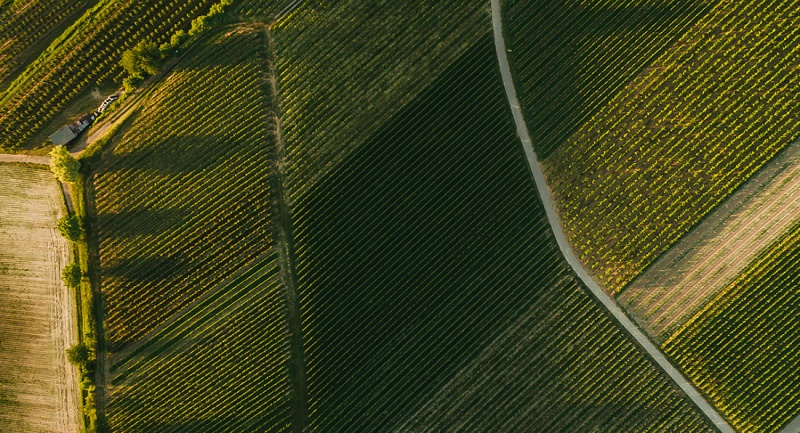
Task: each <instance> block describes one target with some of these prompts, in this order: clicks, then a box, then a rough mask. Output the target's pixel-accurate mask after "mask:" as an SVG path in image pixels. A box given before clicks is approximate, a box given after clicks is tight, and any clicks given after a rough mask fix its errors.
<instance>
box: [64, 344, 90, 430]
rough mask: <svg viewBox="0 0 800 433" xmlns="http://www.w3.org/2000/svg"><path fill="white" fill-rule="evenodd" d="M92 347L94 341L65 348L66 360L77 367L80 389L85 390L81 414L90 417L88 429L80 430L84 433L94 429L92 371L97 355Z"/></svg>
mask: <svg viewBox="0 0 800 433" xmlns="http://www.w3.org/2000/svg"><path fill="white" fill-rule="evenodd" d="M87 343H88V344H87ZM94 347H96V345H95V344H94V342H81V343H78V344H76V345H74V346H72V347H70V348H69V349H67V360H68V361H69V363H70V364H72V365H74V366H76V367H78V369H79V372H80V387H81V390H83V391H85V395H86V397H85V399H84V401H83V415H84V416H86V417H88V418H89V419H90V423H89V424H90V426H89V428H88V429H83V430H81V431H82V432H84V433H93V432H94V431H96V427H95V423H96V419H97V408H96V406H95V400H94V394H95V385H94V371H95V365H96V360H97V355H96V353H95V351H94Z"/></svg>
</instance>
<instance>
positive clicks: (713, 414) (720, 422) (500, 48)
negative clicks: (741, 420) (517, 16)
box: [491, 0, 735, 433]
mask: <svg viewBox="0 0 800 433" xmlns="http://www.w3.org/2000/svg"><path fill="white" fill-rule="evenodd" d="M491 3H492V27H493V29H494V43H495V50H496V52H497V61H498V63H499V65H500V74H501V76H502V79H503V86H504V87H505V90H506V96H507V97H508V103H509V105H510V106H511V111H512V113H513V115H514V123H515V125H516V126H517V134H518V135H519V138H520V140H521V142H522V147H523V149H524V150H525V156H526V159H527V160H528V165H529V166H530V169H531V173H532V175H533V179H534V181H535V183H536V189H537V191H538V192H539V197H541V199H542V204H543V205H544V209H545V213H546V215H547V221H548V222H549V224H550V227H551V228H552V230H553V234H554V235H555V238H556V241H557V242H558V247H559V249H560V250H561V253H562V254H563V255H564V258H565V259H566V261H567V263H569V265H570V267H572V269H573V270H574V271H575V273H576V274H577V275H578V277H579V278H580V279H581V281H583V283H584V284H585V285H586V287H587V288H588V289H589V291H590V292H591V293H592V295H594V297H595V298H597V299H598V300H599V301H600V303H601V304H602V305H603V306H604V307H605V309H606V310H607V311H608V312H609V313H610V314H611V315H612V316H613V317H614V318H615V319H616V320H617V321H618V322H619V323H620V324H621V325H622V327H623V328H624V329H625V330H626V331H627V332H628V333H629V334H630V335H631V336H632V337H633V339H634V340H636V342H637V343H639V345H640V346H641V347H642V349H644V351H645V352H647V353H648V354H649V355H650V357H651V358H652V359H653V360H654V361H655V364H656V365H657V366H658V367H659V368H661V370H663V371H664V373H666V375H667V376H669V377H670V378H671V379H672V380H673V381H674V382H675V383H676V384H677V385H678V387H679V388H680V389H681V390H682V391H683V392H684V393H685V394H686V395H687V396H688V397H689V399H690V400H691V401H692V402H693V403H694V404H695V405H696V406H697V408H698V409H699V410H700V411H701V412H702V413H703V414H704V415H705V416H706V417H707V418H708V419H709V420H711V422H712V423H713V424H714V425H715V426H716V427H717V429H719V430H720V431H721V432H722V433H735V431H734V430H733V428H731V426H730V425H729V424H728V422H727V421H725V419H724V418H722V416H721V415H720V414H719V413H718V412H717V410H716V408H714V407H713V406H712V405H711V404H709V403H708V401H707V400H706V399H705V397H703V396H702V395H701V394H700V392H699V391H698V390H697V388H695V387H694V385H693V384H692V383H691V382H690V381H689V380H688V379H687V378H686V377H684V376H683V374H682V373H681V372H680V371H679V370H678V369H676V368H675V367H674V366H673V365H672V364H671V363H670V362H669V360H668V359H667V358H666V356H664V354H663V353H662V352H661V351H660V350H659V349H658V348H657V347H656V346H655V345H654V344H653V343H652V342H651V341H650V339H649V338H648V337H647V336H646V335H644V333H643V332H642V331H641V330H640V329H639V328H638V327H636V325H635V324H634V323H633V322H632V321H631V320H630V319H629V318H628V316H626V315H625V313H623V312H622V309H621V308H620V307H619V306H618V305H617V304H616V303H615V302H614V300H613V299H611V298H610V297H609V296H608V294H606V292H605V291H604V290H603V289H602V288H601V287H600V285H599V284H597V282H596V281H594V279H592V277H591V276H590V275H589V273H588V272H587V271H586V269H584V268H583V265H581V263H580V261H579V260H578V258H577V257H576V256H575V253H574V252H573V251H572V249H571V247H570V246H569V243H568V242H567V239H566V236H565V235H564V230H563V227H562V224H561V220H560V219H559V217H558V214H557V213H556V210H555V206H554V204H553V200H552V197H551V194H550V190H549V189H548V186H547V181H546V179H545V177H544V172H543V171H542V167H541V165H540V163H539V159H538V158H537V156H536V153H535V152H534V150H533V142H532V140H531V137H530V134H529V133H528V127H527V125H526V124H525V118H524V116H523V114H522V110H521V109H520V104H519V100H518V98H517V92H516V89H515V87H514V80H513V78H512V77H511V69H510V67H509V64H508V54H507V50H506V45H505V40H504V38H503V22H502V21H503V20H502V16H501V8H500V0H491Z"/></svg>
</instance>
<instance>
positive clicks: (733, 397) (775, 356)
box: [664, 226, 800, 433]
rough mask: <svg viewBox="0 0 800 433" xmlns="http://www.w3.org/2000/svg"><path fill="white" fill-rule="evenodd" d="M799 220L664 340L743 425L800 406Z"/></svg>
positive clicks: (778, 420)
mask: <svg viewBox="0 0 800 433" xmlns="http://www.w3.org/2000/svg"><path fill="white" fill-rule="evenodd" d="M798 263H800V226H797V227H794V229H793V230H792V231H790V232H789V233H787V234H786V235H785V236H783V237H782V238H781V239H780V241H778V242H777V243H776V244H775V245H773V246H772V247H771V248H769V249H768V250H767V251H765V252H764V253H763V254H762V255H761V257H759V258H758V259H757V260H756V261H755V262H754V263H752V264H751V265H750V266H749V267H748V268H747V269H746V270H745V271H744V272H743V273H742V274H741V275H740V276H739V277H738V278H737V279H736V280H735V281H734V282H733V283H731V284H730V285H728V287H726V288H725V289H724V290H723V291H721V292H720V293H719V295H717V297H716V298H715V299H714V300H712V301H711V302H709V303H708V305H707V307H706V308H705V309H704V310H703V311H701V312H700V313H698V314H697V315H696V316H695V317H694V318H693V319H692V320H691V321H689V322H688V323H687V324H685V325H684V326H683V327H682V328H681V329H680V330H678V332H676V333H675V335H673V336H672V337H671V338H670V339H669V340H667V341H666V342H665V343H664V350H665V351H666V353H668V354H670V355H671V356H672V357H674V358H675V359H676V360H677V361H678V363H679V364H680V365H681V367H683V368H684V369H685V370H686V371H687V373H688V374H689V376H690V377H691V378H692V379H694V380H695V381H696V382H697V384H698V385H699V387H700V388H701V389H702V390H703V391H704V392H705V393H707V394H708V395H709V396H711V399H712V401H714V403H716V404H717V405H718V407H720V409H721V410H722V411H723V412H724V413H725V414H726V415H727V416H728V417H729V418H730V419H731V421H732V423H733V424H734V426H735V427H737V428H738V429H739V430H740V431H742V432H747V433H750V432H754V433H755V432H758V433H762V432H763V433H767V432H776V431H778V430H779V429H780V427H782V426H783V425H784V424H786V423H788V422H789V420H791V419H792V418H794V417H795V416H797V414H798V412H800V351H799V350H798V349H799V348H800V314H798V311H799V309H800V288H799V287H800V267H798Z"/></svg>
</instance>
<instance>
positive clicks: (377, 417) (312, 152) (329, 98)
mask: <svg viewBox="0 0 800 433" xmlns="http://www.w3.org/2000/svg"><path fill="white" fill-rule="evenodd" d="M378 3H379V4H377V5H376V4H374V3H373V4H369V5H366V4H364V3H363V2H341V3H339V4H326V5H325V6H319V7H317V6H316V5H315V6H313V7H309V8H303V9H301V10H298V11H297V12H296V14H295V15H293V16H292V17H291V18H290V19H288V20H287V21H286V22H285V23H284V24H283V25H281V26H280V28H279V29H278V30H277V31H276V32H275V34H274V36H273V37H274V40H275V41H276V42H275V43H276V46H278V47H279V48H278V49H277V50H276V55H277V56H278V57H277V63H278V65H279V66H280V70H281V78H282V80H281V82H280V86H281V90H282V91H281V93H280V97H281V103H282V107H283V108H284V110H285V122H284V125H285V129H284V134H283V137H284V138H285V139H286V140H287V142H286V146H287V149H288V151H289V158H288V163H289V174H290V176H289V179H290V186H291V189H292V197H293V198H294V200H293V206H294V207H293V209H292V215H293V224H294V227H295V231H294V236H295V247H296V251H297V278H298V282H299V289H300V295H301V307H302V313H303V330H304V340H305V349H306V357H307V360H308V361H307V362H308V394H309V430H310V431H321V432H322V431H334V432H339V431H358V432H384V431H413V432H440V431H478V432H480V431H492V430H494V429H496V430H498V431H536V432H551V431H552V432H562V431H576V432H577V431H581V432H584V431H613V432H628V431H639V432H647V431H652V432H665V431H692V432H695V431H698V432H705V431H711V428H710V427H709V426H708V425H707V424H706V422H705V421H704V420H703V419H702V418H701V417H700V416H699V415H698V413H697V412H695V411H694V409H693V407H692V406H691V405H690V404H689V403H688V401H687V400H686V399H685V398H683V396H682V395H681V394H680V393H679V392H678V391H676V390H675V388H673V386H672V384H671V383H670V382H669V381H668V380H667V379H666V378H665V376H663V375H662V374H660V373H659V371H658V369H657V368H656V367H655V366H654V365H653V364H652V363H651V362H650V361H649V360H648V359H647V358H646V357H645V356H644V355H643V354H642V353H641V352H640V351H639V350H638V349H637V347H636V346H635V344H634V343H632V342H631V340H629V339H628V338H627V337H626V335H625V334H624V332H623V331H622V330H621V329H619V328H618V327H617V325H616V324H615V323H614V322H613V321H612V320H611V319H610V318H609V316H607V315H606V314H604V313H603V312H602V310H601V309H600V307H599V306H598V305H597V304H595V303H594V302H593V301H592V299H591V298H590V296H589V294H588V293H587V292H586V291H585V290H584V289H583V288H582V287H581V286H580V284H579V283H578V282H577V281H576V280H575V279H574V277H573V276H572V274H571V272H570V270H569V267H568V266H567V265H566V263H565V262H564V261H563V259H562V258H561V256H560V254H559V251H558V248H557V246H556V245H555V241H554V240H553V238H552V235H551V234H550V230H549V227H548V225H547V222H546V219H545V217H544V212H543V209H542V206H541V204H540V203H539V202H538V200H537V197H536V192H535V191H536V190H535V186H534V184H533V180H532V179H531V176H530V172H529V170H528V168H527V165H526V162H525V160H524V157H523V152H522V148H521V145H520V143H519V141H518V140H517V138H516V136H515V134H514V127H513V124H512V123H511V119H510V115H509V112H508V105H507V104H508V102H507V100H506V99H505V94H504V92H503V87H502V84H501V82H500V79H499V71H498V70H497V60H496V58H495V53H494V47H493V44H492V41H491V39H490V38H489V30H490V28H489V24H490V21H489V17H488V16H486V15H485V12H486V11H485V8H484V6H486V5H485V4H484V5H481V4H474V3H464V2H461V3H458V4H457V5H456V4H454V3H449V4H441V3H438V2H421V1H419V2H418V1H412V2H401V3H402V4H398V2H378ZM344 17H347V18H346V19H345V18H344ZM343 26H347V27H346V28H347V29H348V30H347V31H342V27H343ZM376 27H379V29H378V28H376ZM384 38H385V39H386V40H388V41H391V42H388V41H385V40H384ZM416 38H420V39H419V40H417V39H416ZM451 38H452V39H451ZM470 40H471V41H473V42H472V43H469V44H466V41H470ZM462 44H464V45H462ZM408 59H419V60H417V61H416V63H405V62H406V61H408ZM425 64H428V65H429V66H428V68H427V69H422V68H423V67H424V66H421V65H425Z"/></svg>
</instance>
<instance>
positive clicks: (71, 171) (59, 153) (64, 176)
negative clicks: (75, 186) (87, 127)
mask: <svg viewBox="0 0 800 433" xmlns="http://www.w3.org/2000/svg"><path fill="white" fill-rule="evenodd" d="M80 168H81V163H80V162H78V160H77V159H75V158H73V157H72V155H70V154H69V151H68V150H67V148H66V146H56V147H55V148H53V150H51V151H50V171H52V172H53V173H54V174H55V175H56V178H57V179H58V180H60V181H61V182H66V183H72V182H75V181H76V180H78V176H79V173H78V170H79V169H80Z"/></svg>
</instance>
